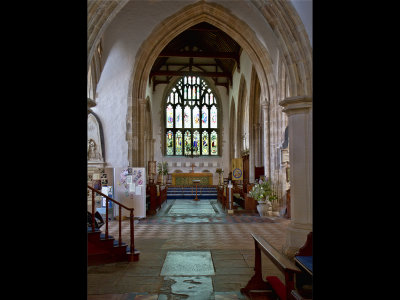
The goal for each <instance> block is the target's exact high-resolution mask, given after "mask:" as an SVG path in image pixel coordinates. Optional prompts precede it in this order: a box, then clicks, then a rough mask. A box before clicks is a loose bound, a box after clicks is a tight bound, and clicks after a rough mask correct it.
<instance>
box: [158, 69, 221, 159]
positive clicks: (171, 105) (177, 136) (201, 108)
mask: <svg viewBox="0 0 400 300" xmlns="http://www.w3.org/2000/svg"><path fill="white" fill-rule="evenodd" d="M165 109H166V110H165V117H166V122H165V124H166V125H165V126H166V131H165V132H166V154H167V155H186V154H193V155H218V133H219V129H218V112H219V110H218V101H217V98H216V96H215V94H214V93H213V91H212V90H211V88H210V87H209V86H208V84H207V83H206V81H204V80H203V79H201V78H200V77H196V76H184V77H182V78H181V79H180V80H178V82H177V84H176V85H175V87H173V88H172V89H171V90H170V92H169V93H168V97H167V99H166V106H165ZM183 128H184V130H183V132H182V129H183ZM192 151H193V153H192Z"/></svg>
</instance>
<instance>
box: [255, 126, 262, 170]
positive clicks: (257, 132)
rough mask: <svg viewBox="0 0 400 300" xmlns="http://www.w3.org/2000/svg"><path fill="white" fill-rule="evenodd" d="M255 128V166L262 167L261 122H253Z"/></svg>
mask: <svg viewBox="0 0 400 300" xmlns="http://www.w3.org/2000/svg"><path fill="white" fill-rule="evenodd" d="M253 128H254V150H255V151H254V153H255V157H254V166H255V167H261V164H262V159H261V147H262V145H261V134H260V131H261V126H260V123H257V124H253Z"/></svg>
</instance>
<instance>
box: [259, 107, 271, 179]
mask: <svg viewBox="0 0 400 300" xmlns="http://www.w3.org/2000/svg"><path fill="white" fill-rule="evenodd" d="M261 107H262V110H263V116H264V122H263V123H264V124H263V126H264V145H263V146H264V149H266V150H267V151H264V174H265V177H266V178H271V162H270V158H271V155H270V151H271V149H270V138H269V136H270V130H269V129H270V126H269V102H263V103H261Z"/></svg>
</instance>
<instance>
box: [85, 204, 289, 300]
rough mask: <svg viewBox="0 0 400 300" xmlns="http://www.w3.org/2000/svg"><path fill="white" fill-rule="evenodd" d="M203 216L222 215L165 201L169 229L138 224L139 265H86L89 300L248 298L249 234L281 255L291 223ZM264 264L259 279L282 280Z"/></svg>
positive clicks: (113, 230) (212, 207)
mask: <svg viewBox="0 0 400 300" xmlns="http://www.w3.org/2000/svg"><path fill="white" fill-rule="evenodd" d="M205 211H208V212H210V213H211V215H213V216H223V215H224V214H225V213H224V211H223V210H222V209H221V208H220V206H219V204H218V203H217V202H216V201H215V200H201V201H189V200H172V201H170V200H169V201H168V202H167V203H165V204H164V205H163V207H162V209H161V210H160V211H159V212H158V214H157V215H158V216H159V217H160V218H161V217H162V218H170V220H169V222H168V223H167V224H163V223H153V224H147V223H141V222H140V221H139V222H137V221H136V222H135V223H136V224H135V248H136V249H138V250H139V251H140V252H141V253H140V258H139V261H137V262H119V263H112V264H105V265H100V266H89V267H88V271H87V273H88V287H87V291H88V298H87V299H88V300H95V299H98V300H138V299H154V300H170V299H198V300H208V299H220V300H222V299H247V298H246V297H244V296H243V295H241V294H240V288H242V287H244V286H245V285H246V284H247V282H248V280H249V279H250V278H251V276H252V275H253V274H254V242H253V239H252V237H251V235H250V233H255V234H258V235H261V236H263V237H264V238H265V239H266V240H268V242H270V243H271V244H272V245H273V246H274V247H275V248H276V249H278V250H280V249H282V246H283V245H284V243H285V232H286V228H287V225H288V224H289V222H290V221H289V220H288V219H285V218H278V217H274V218H272V217H271V218H270V220H269V221H270V222H264V223H258V222H257V223H256V222H254V223H233V224H226V223H206V221H205V220H206V217H207V216H208V215H207V214H206V213H205ZM177 217H178V218H177ZM156 218H157V216H156ZM260 218H261V217H260ZM264 218H265V217H264ZM199 220H201V223H199ZM102 229H103V230H104V228H102ZM109 233H110V234H111V235H112V236H114V237H117V236H118V221H110V222H109ZM122 240H123V241H127V242H129V222H128V221H127V220H126V221H122ZM262 265H263V274H268V275H275V276H278V277H279V278H280V279H281V280H282V281H283V280H284V279H283V278H282V274H281V273H280V272H279V270H278V269H277V268H276V267H275V266H274V265H273V264H272V263H271V262H270V261H269V260H268V258H267V257H265V256H263V257H262Z"/></svg>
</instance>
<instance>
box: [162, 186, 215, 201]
mask: <svg viewBox="0 0 400 300" xmlns="http://www.w3.org/2000/svg"><path fill="white" fill-rule="evenodd" d="M217 194H218V193H217V188H216V187H210V186H207V187H201V186H199V187H197V198H198V199H199V200H202V199H217ZM195 197H196V187H179V186H168V190H167V200H170V199H193V198H195Z"/></svg>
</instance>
